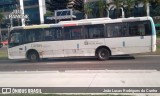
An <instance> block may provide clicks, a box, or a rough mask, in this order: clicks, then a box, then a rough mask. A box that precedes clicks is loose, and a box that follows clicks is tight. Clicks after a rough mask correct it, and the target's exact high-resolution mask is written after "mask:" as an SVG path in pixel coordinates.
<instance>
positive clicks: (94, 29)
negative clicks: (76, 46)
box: [84, 24, 104, 39]
mask: <svg viewBox="0 0 160 96" xmlns="http://www.w3.org/2000/svg"><path fill="white" fill-rule="evenodd" d="M84 32H85V35H86V33H87V35H88V37H87V38H88V39H93V38H103V37H104V25H103V24H99V25H86V26H84ZM85 37H86V36H85Z"/></svg>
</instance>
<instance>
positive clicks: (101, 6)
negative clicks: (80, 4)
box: [98, 0, 106, 17]
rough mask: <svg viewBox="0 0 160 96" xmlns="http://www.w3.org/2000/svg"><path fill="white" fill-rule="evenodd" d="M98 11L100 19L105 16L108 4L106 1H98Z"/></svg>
mask: <svg viewBox="0 0 160 96" xmlns="http://www.w3.org/2000/svg"><path fill="white" fill-rule="evenodd" d="M98 9H99V15H100V17H103V16H104V14H103V13H104V10H105V9H106V3H105V1H104V0H99V1H98Z"/></svg>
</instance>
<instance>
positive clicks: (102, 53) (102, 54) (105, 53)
mask: <svg viewBox="0 0 160 96" xmlns="http://www.w3.org/2000/svg"><path fill="white" fill-rule="evenodd" d="M96 55H97V58H98V59H99V60H102V61H104V60H108V59H109V57H110V52H109V50H108V49H106V48H100V49H98V51H97V54H96Z"/></svg>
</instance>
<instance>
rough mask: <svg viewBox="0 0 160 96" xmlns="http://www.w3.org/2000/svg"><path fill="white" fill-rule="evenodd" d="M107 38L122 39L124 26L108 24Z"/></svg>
mask: <svg viewBox="0 0 160 96" xmlns="http://www.w3.org/2000/svg"><path fill="white" fill-rule="evenodd" d="M107 33H108V35H107V37H121V36H122V26H121V25H120V24H107Z"/></svg>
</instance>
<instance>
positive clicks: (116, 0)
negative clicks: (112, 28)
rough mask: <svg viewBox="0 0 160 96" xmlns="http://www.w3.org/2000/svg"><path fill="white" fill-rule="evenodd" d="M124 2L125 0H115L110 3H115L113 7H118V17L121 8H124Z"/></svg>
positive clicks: (116, 11)
mask: <svg viewBox="0 0 160 96" xmlns="http://www.w3.org/2000/svg"><path fill="white" fill-rule="evenodd" d="M122 3H123V0H113V2H112V3H110V4H113V5H114V6H113V7H112V8H116V9H115V13H116V18H118V17H119V14H120V9H121V8H122ZM112 8H111V9H112Z"/></svg>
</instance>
